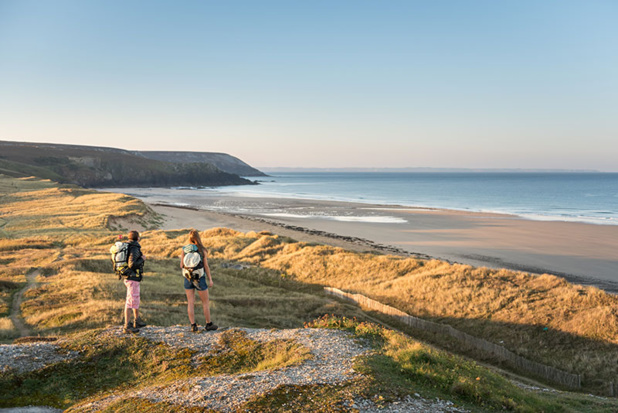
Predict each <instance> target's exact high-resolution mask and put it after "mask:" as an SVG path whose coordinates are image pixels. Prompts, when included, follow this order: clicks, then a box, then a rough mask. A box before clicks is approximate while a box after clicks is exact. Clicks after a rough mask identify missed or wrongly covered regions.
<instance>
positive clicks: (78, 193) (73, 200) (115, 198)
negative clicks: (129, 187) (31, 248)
mask: <svg viewBox="0 0 618 413" xmlns="http://www.w3.org/2000/svg"><path fill="white" fill-rule="evenodd" d="M0 191H2V193H3V196H2V197H0V220H1V221H0V225H1V226H2V228H1V229H2V233H0V238H23V237H31V236H33V235H35V236H37V237H40V236H44V235H47V236H55V237H56V238H58V237H62V238H63V239H64V238H66V237H67V236H68V237H71V236H78V235H82V236H83V235H90V236H94V235H99V234H100V233H101V231H106V230H107V227H108V224H109V220H110V219H112V218H113V217H125V216H140V217H144V216H146V215H147V214H148V213H149V211H148V209H147V208H146V206H145V205H144V204H143V203H142V202H140V201H138V200H136V199H135V198H131V197H128V196H126V195H122V194H114V193H103V192H96V191H92V190H88V189H83V188H79V187H76V186H69V185H57V184H54V183H53V182H50V181H46V180H40V181H36V180H32V179H28V180H26V179H14V178H7V177H3V176H0ZM0 247H1V246H0Z"/></svg>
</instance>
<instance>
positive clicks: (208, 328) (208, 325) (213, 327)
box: [204, 322, 219, 331]
mask: <svg viewBox="0 0 618 413" xmlns="http://www.w3.org/2000/svg"><path fill="white" fill-rule="evenodd" d="M218 328H219V326H218V325H216V324H213V323H212V322H211V323H206V327H204V330H206V331H214V330H216V329H218Z"/></svg>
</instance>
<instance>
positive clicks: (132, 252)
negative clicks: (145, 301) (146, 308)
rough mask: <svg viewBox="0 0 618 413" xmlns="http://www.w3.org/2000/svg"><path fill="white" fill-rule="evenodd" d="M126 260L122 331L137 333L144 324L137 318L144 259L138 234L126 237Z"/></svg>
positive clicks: (133, 233)
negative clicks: (127, 239)
mask: <svg viewBox="0 0 618 413" xmlns="http://www.w3.org/2000/svg"><path fill="white" fill-rule="evenodd" d="M128 238H129V242H128V254H127V255H128V258H127V270H126V271H125V273H126V274H125V275H123V278H124V285H125V286H126V287H127V301H126V303H125V306H124V329H123V331H124V332H125V333H137V332H139V329H140V327H145V326H146V323H144V322H143V321H142V320H141V319H140V318H139V300H140V288H139V286H140V282H141V281H142V274H143V273H144V261H145V259H146V257H145V256H144V255H143V254H142V250H141V248H142V247H141V246H140V245H139V242H138V241H139V240H140V236H139V232H137V231H131V232H129V235H128ZM131 313H133V322H132V323H130V322H129V320H130V319H131Z"/></svg>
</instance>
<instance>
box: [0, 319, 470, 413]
mask: <svg viewBox="0 0 618 413" xmlns="http://www.w3.org/2000/svg"><path fill="white" fill-rule="evenodd" d="M241 330H243V331H245V332H246V333H247V336H248V338H250V339H253V340H256V341H260V342H266V341H272V340H275V339H282V340H295V341H296V342H298V343H299V344H301V345H303V346H305V347H306V348H307V349H309V350H310V352H311V355H312V357H311V358H310V359H308V360H306V361H305V362H303V363H302V364H300V365H297V366H290V367H285V368H280V369H275V370H266V371H258V372H252V373H244V374H233V375H227V374H224V375H218V376H204V377H193V378H189V379H183V380H179V381H177V382H173V383H169V384H165V385H161V386H152V387H148V388H142V389H139V390H134V391H128V392H125V393H121V394H111V395H109V396H107V397H104V398H102V399H99V400H97V401H95V402H92V403H88V404H85V405H82V406H80V408H79V411H83V412H96V411H100V410H101V409H103V408H105V407H106V406H109V405H110V404H111V403H113V402H115V401H118V400H121V399H124V398H133V397H138V398H143V399H147V400H150V401H152V402H165V403H170V404H173V405H182V406H195V407H204V408H208V409H212V410H215V411H220V412H232V411H237V409H238V408H239V407H240V406H242V405H243V404H244V403H245V402H246V401H247V400H249V399H250V398H251V397H253V396H255V395H259V394H264V393H268V392H270V391H272V390H274V389H276V388H277V387H279V386H281V385H301V386H304V385H320V384H339V383H344V382H347V381H350V380H353V379H354V378H356V377H358V375H359V373H357V372H355V371H354V369H353V363H354V359H355V358H356V357H358V356H361V355H363V354H367V352H369V351H371V350H370V348H369V347H368V345H366V344H365V343H362V342H359V341H358V340H355V339H354V338H353V337H352V336H351V335H349V334H348V333H346V332H344V331H340V330H327V329H291V330H265V329H241ZM105 334H110V335H122V334H123V333H122V331H121V329H120V328H110V329H108V330H107V331H106V332H105ZM220 334H222V332H221V331H216V332H200V333H197V334H195V333H191V332H189V331H188V330H187V328H186V326H183V327H181V326H175V327H146V328H143V329H142V330H141V331H140V332H139V335H140V336H142V337H144V338H146V339H148V340H152V341H155V342H164V343H166V344H168V345H170V346H174V347H185V348H189V349H191V350H193V351H195V352H196V355H195V358H194V360H196V361H197V360H198V359H199V358H200V356H203V355H205V354H207V353H208V351H209V350H210V349H211V348H212V346H213V345H214V344H215V343H216V342H217V341H218V338H219V336H220ZM76 356H78V354H71V353H69V354H64V353H62V352H59V351H58V347H57V346H56V345H55V344H53V343H31V344H15V345H3V346H0V369H2V370H3V371H6V370H8V369H15V370H17V371H20V372H24V371H29V370H35V369H39V368H41V367H43V366H44V365H46V364H52V363H56V362H59V361H61V360H63V359H66V358H69V357H76ZM345 407H347V408H348V409H350V410H351V411H360V412H379V411H389V412H390V411H392V412H463V411H465V410H462V409H459V408H456V407H455V406H453V403H451V402H449V401H444V400H428V399H424V398H422V397H421V396H420V395H418V394H416V395H415V396H414V397H407V398H405V399H402V400H399V401H396V402H394V403H390V404H386V405H383V404H380V405H377V404H376V403H374V402H373V401H371V400H365V399H361V398H358V399H356V400H354V402H350V403H349V405H347V406H345Z"/></svg>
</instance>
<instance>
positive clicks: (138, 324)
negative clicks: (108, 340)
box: [133, 318, 148, 328]
mask: <svg viewBox="0 0 618 413" xmlns="http://www.w3.org/2000/svg"><path fill="white" fill-rule="evenodd" d="M147 325H148V324H146V323H144V321H142V319H141V318H138V319H137V320H135V321H134V322H133V327H135V328H142V327H146V326H147Z"/></svg>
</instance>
